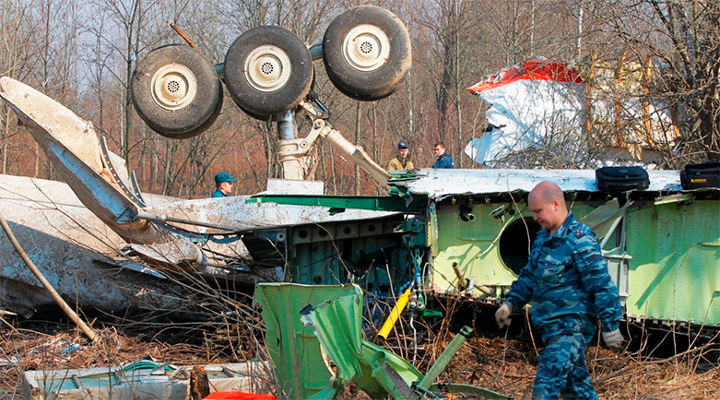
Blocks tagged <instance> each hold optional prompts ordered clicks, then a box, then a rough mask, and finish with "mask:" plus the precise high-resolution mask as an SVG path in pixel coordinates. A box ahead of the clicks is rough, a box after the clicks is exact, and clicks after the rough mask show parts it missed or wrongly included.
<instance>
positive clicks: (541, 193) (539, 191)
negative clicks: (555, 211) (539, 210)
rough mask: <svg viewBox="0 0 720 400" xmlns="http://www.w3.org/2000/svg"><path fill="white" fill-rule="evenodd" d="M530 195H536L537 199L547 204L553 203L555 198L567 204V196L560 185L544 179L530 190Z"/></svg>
mask: <svg viewBox="0 0 720 400" xmlns="http://www.w3.org/2000/svg"><path fill="white" fill-rule="evenodd" d="M530 196H536V197H537V199H538V200H539V201H541V202H543V203H545V204H547V203H552V202H553V201H554V200H557V201H559V202H561V203H562V204H565V196H564V195H563V191H562V189H560V186H558V185H556V184H555V183H553V182H550V181H542V182H540V183H538V184H537V186H535V187H534V188H533V190H531V191H530Z"/></svg>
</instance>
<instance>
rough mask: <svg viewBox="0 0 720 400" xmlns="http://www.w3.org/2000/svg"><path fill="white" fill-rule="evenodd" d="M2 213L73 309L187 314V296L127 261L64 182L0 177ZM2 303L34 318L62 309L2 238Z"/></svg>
mask: <svg viewBox="0 0 720 400" xmlns="http://www.w3.org/2000/svg"><path fill="white" fill-rule="evenodd" d="M0 208H1V209H2V212H3V215H4V216H5V219H6V220H7V221H8V224H9V226H10V227H11V229H12V230H13V233H14V234H15V236H16V237H17V239H18V241H20V243H22V245H23V247H24V249H25V251H26V252H27V254H28V256H29V257H30V259H31V260H33V262H34V263H35V264H36V265H37V266H38V268H40V270H41V271H42V272H43V274H44V275H45V277H46V278H47V279H48V280H49V281H50V282H51V283H52V284H53V286H54V287H55V288H56V290H57V291H58V292H59V293H60V294H61V295H62V296H63V298H65V299H66V300H67V301H68V302H69V303H70V304H73V305H79V306H91V307H95V308H97V309H101V310H104V311H107V312H115V311H121V310H125V309H127V308H128V307H132V306H136V307H142V306H143V305H146V306H160V307H162V308H166V307H167V308H171V309H181V308H182V302H180V301H179V300H178V299H182V298H184V297H186V296H188V292H187V291H186V290H185V289H183V288H182V287H181V286H179V285H177V284H175V283H174V282H171V281H170V280H168V279H165V278H164V276H163V275H162V274H160V273H158V272H157V271H155V270H153V269H151V268H149V267H148V266H147V265H144V264H141V263H138V262H136V261H133V260H131V259H129V258H127V257H125V256H123V255H122V254H121V253H120V252H119V251H118V249H119V248H120V247H121V246H122V245H123V243H124V241H123V240H122V238H120V237H119V236H118V235H117V234H116V233H115V232H114V231H113V230H112V229H110V228H109V227H108V226H107V225H106V224H104V223H103V222H102V221H101V220H100V219H98V218H97V217H96V216H95V215H93V213H91V212H90V211H89V210H88V209H87V208H86V207H85V206H84V205H83V204H82V203H81V202H80V201H79V200H78V199H77V197H76V196H75V194H74V193H73V191H72V190H71V189H70V187H69V186H68V185H67V184H65V183H62V182H55V181H46V180H42V179H32V178H25V177H16V176H8V175H0ZM0 253H2V254H3V255H4V257H3V260H2V263H0V304H2V306H3V308H5V309H9V310H12V311H15V312H17V313H19V314H22V315H25V316H29V315H31V314H32V313H33V311H34V310H35V309H36V308H37V307H40V306H43V305H48V304H55V302H54V301H53V300H52V299H51V298H50V296H49V294H48V293H47V291H46V290H45V288H43V286H42V285H41V284H40V282H39V281H38V280H37V278H36V277H35V276H34V275H33V274H32V272H31V271H30V269H28V268H27V266H26V265H25V264H24V263H23V261H22V259H21V258H20V256H19V255H18V254H17V253H16V252H15V250H14V248H13V247H12V245H11V243H10V241H9V240H8V239H7V237H6V236H5V233H4V232H2V231H0Z"/></svg>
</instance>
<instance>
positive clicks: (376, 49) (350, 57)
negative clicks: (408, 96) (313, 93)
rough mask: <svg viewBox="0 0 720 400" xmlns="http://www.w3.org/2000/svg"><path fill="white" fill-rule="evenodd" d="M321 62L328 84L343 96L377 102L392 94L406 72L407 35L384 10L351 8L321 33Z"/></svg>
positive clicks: (393, 16) (364, 7)
mask: <svg viewBox="0 0 720 400" xmlns="http://www.w3.org/2000/svg"><path fill="white" fill-rule="evenodd" d="M323 62H324V63H325V69H326V71H327V74H328V76H329V77H330V80H331V81H332V83H333V84H334V85H335V87H337V88H338V89H339V90H340V91H341V92H343V93H344V94H345V95H347V96H349V97H351V98H353V99H356V100H378V99H381V98H383V97H387V96H389V95H390V94H392V93H393V92H394V91H395V90H396V89H397V88H398V86H399V85H400V83H401V82H402V80H403V78H404V77H405V75H406V74H407V72H408V70H409V69H410V64H411V63H412V55H411V48H410V34H409V33H408V30H407V28H406V27H405V24H403V23H402V21H400V19H399V18H398V17H397V16H395V14H393V13H391V12H390V11H388V10H386V9H384V8H381V7H377V6H359V7H353V8H351V9H349V10H347V11H345V12H343V13H342V14H340V15H339V16H338V17H337V18H335V19H334V20H333V21H332V22H331V23H330V25H329V26H328V28H327V30H326V31H325V36H324V38H323Z"/></svg>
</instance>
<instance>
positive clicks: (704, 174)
mask: <svg viewBox="0 0 720 400" xmlns="http://www.w3.org/2000/svg"><path fill="white" fill-rule="evenodd" d="M680 183H681V184H682V188H683V189H686V190H688V189H699V188H705V187H720V161H719V160H709V161H705V162H703V163H699V164H688V165H686V166H685V169H684V170H682V171H680Z"/></svg>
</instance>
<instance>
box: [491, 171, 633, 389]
mask: <svg viewBox="0 0 720 400" xmlns="http://www.w3.org/2000/svg"><path fill="white" fill-rule="evenodd" d="M528 206H529V207H530V211H532V213H533V218H534V219H535V221H537V222H538V223H539V224H540V226H541V227H542V228H543V229H541V230H540V231H539V232H538V234H537V237H536V239H535V241H534V242H533V246H532V251H531V252H530V260H529V261H528V263H527V265H526V266H525V267H524V268H523V269H522V271H520V275H519V276H518V279H517V280H516V281H515V282H513V284H512V287H511V288H510V292H509V293H508V294H507V296H506V299H505V302H504V303H503V305H502V306H501V307H500V309H498V311H497V313H496V314H495V318H496V320H497V322H498V326H500V327H501V328H502V327H504V326H508V325H510V314H511V313H512V310H520V309H521V308H522V307H523V306H524V305H525V304H527V303H528V302H530V301H532V307H533V308H532V322H533V325H534V326H535V328H537V330H538V331H539V332H540V334H541V335H542V339H543V342H544V343H545V349H543V351H542V353H541V354H540V356H539V357H538V362H539V364H540V365H539V367H538V371H537V374H536V376H535V383H534V386H533V395H532V398H533V399H534V400H535V399H558V395H562V397H563V399H597V398H598V397H597V394H596V393H595V389H594V388H593V387H592V384H591V383H590V376H589V375H588V372H587V366H586V365H585V349H586V348H587V346H588V344H589V343H590V340H592V337H593V335H594V334H595V328H596V326H597V319H598V318H600V321H601V325H602V331H603V339H604V341H605V343H606V344H607V345H608V347H610V348H614V349H619V348H621V347H622V341H623V337H622V334H621V333H620V329H619V327H620V326H619V322H618V320H619V319H620V317H621V316H622V309H621V308H620V298H619V296H618V290H617V288H616V287H615V284H614V283H613V281H612V279H611V278H610V275H609V274H608V270H607V266H606V265H605V261H604V260H603V258H602V253H601V252H600V244H599V241H598V238H597V236H595V234H594V233H593V232H592V231H591V230H590V228H588V227H587V226H585V225H584V224H583V223H581V222H579V221H578V220H576V219H575V217H574V216H573V214H572V212H569V211H568V210H567V207H566V205H565V200H564V198H563V192H562V190H561V189H560V188H559V187H558V186H557V185H556V184H554V183H552V182H548V181H545V182H541V183H539V184H538V185H537V186H536V187H535V188H534V189H533V190H532V191H531V192H530V195H529V196H528Z"/></svg>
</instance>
